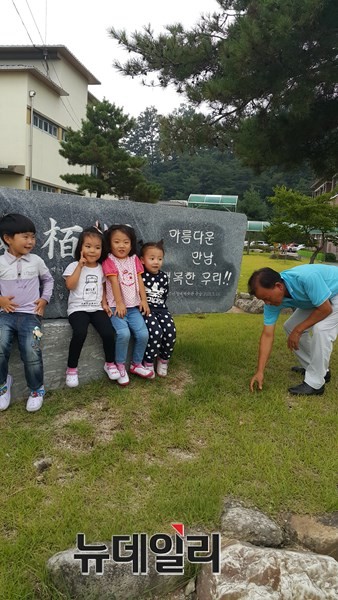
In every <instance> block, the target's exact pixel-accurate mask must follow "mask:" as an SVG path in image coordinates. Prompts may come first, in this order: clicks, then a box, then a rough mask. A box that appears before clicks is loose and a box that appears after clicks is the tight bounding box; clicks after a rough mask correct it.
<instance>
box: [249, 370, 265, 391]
mask: <svg viewBox="0 0 338 600" xmlns="http://www.w3.org/2000/svg"><path fill="white" fill-rule="evenodd" d="M263 381H264V374H263V373H260V372H259V371H257V373H255V374H254V376H253V378H252V379H251V381H250V390H251V391H252V392H254V391H255V383H257V386H258V389H259V390H261V389H262V388H263Z"/></svg>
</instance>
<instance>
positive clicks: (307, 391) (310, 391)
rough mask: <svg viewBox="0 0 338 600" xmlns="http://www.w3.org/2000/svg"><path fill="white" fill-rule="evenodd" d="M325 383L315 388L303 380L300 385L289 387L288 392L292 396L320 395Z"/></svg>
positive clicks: (322, 392)
mask: <svg viewBox="0 0 338 600" xmlns="http://www.w3.org/2000/svg"><path fill="white" fill-rule="evenodd" d="M324 389H325V385H322V387H320V388H319V389H318V390H316V388H313V387H311V385H308V384H307V383H305V381H303V383H301V384H300V385H296V386H295V387H290V388H289V392H290V394H293V395H294V396H322V394H324Z"/></svg>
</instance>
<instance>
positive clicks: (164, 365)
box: [156, 358, 169, 377]
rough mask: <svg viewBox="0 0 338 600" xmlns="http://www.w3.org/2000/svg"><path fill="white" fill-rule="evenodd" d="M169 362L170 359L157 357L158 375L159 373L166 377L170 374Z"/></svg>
mask: <svg viewBox="0 0 338 600" xmlns="http://www.w3.org/2000/svg"><path fill="white" fill-rule="evenodd" d="M168 363H169V361H168V360H163V358H158V359H157V367H156V371H157V375H159V376H160V377H166V376H167V375H168Z"/></svg>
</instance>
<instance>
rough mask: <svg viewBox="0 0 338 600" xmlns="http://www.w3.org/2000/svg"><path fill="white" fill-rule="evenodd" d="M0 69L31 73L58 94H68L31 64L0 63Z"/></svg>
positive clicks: (10, 71) (9, 71)
mask: <svg viewBox="0 0 338 600" xmlns="http://www.w3.org/2000/svg"><path fill="white" fill-rule="evenodd" d="M0 71H7V72H8V73H13V72H15V73H20V72H26V73H30V74H31V75H33V77H36V78H37V79H40V81H43V83H44V84H45V85H46V86H47V87H49V88H51V89H52V90H53V91H54V92H56V93H57V94H58V95H59V96H69V94H68V92H66V91H65V90H64V89H63V88H62V87H60V86H59V85H57V84H56V83H54V81H52V80H51V79H50V78H49V77H47V76H46V75H44V74H43V73H42V71H39V69H36V68H35V67H33V66H32V65H0Z"/></svg>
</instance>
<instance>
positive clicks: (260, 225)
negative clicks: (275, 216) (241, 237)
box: [246, 221, 270, 231]
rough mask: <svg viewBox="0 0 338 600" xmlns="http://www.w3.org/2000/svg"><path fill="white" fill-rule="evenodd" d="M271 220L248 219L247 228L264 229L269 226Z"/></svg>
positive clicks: (251, 229) (250, 229)
mask: <svg viewBox="0 0 338 600" xmlns="http://www.w3.org/2000/svg"><path fill="white" fill-rule="evenodd" d="M269 226H270V223H269V221H248V224H247V227H246V230H247V231H264V229H265V228H266V227H269Z"/></svg>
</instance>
